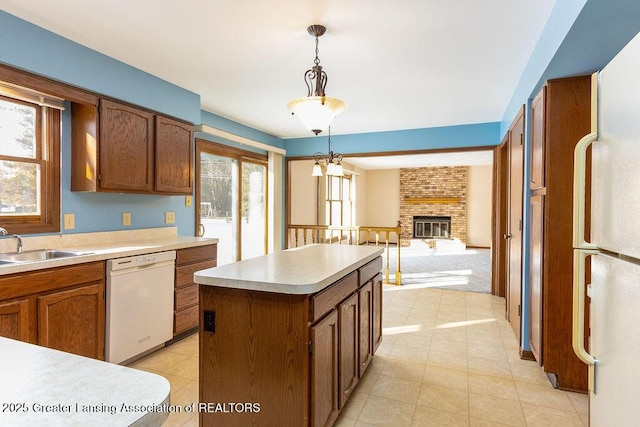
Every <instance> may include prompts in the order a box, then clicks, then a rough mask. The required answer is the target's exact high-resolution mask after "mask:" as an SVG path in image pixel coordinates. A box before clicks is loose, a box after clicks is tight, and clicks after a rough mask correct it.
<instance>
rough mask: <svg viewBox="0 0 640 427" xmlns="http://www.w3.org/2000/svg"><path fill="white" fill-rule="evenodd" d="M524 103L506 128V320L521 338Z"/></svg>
mask: <svg viewBox="0 0 640 427" xmlns="http://www.w3.org/2000/svg"><path fill="white" fill-rule="evenodd" d="M524 126H525V125H524V106H523V107H522V109H521V110H520V113H518V116H517V117H516V118H515V119H514V121H513V123H512V124H511V127H510V128H509V171H508V175H509V189H508V204H507V211H508V212H507V234H506V236H505V237H506V240H507V257H508V258H507V270H508V271H507V320H509V322H510V323H511V327H512V328H513V332H514V333H515V334H516V337H517V338H518V341H520V327H521V318H520V314H521V301H522V190H523V180H524V177H523V170H524V163H523V162H524V129H525V127H524Z"/></svg>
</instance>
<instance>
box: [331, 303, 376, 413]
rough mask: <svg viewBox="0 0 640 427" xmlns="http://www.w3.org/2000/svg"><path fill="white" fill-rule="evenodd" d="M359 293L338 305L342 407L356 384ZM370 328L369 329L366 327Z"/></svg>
mask: <svg viewBox="0 0 640 427" xmlns="http://www.w3.org/2000/svg"><path fill="white" fill-rule="evenodd" d="M358 300H359V293H354V294H352V295H351V296H350V297H349V298H347V299H346V300H345V301H343V302H342V303H341V304H340V305H339V306H338V325H339V327H340V347H339V349H340V356H339V360H340V371H339V372H340V398H339V399H338V400H339V405H340V408H342V407H343V406H344V405H345V403H347V399H349V396H351V392H352V391H353V389H354V388H355V387H356V384H358V377H359V375H358V371H359V369H358V368H359V365H360V364H359V363H358V362H359V358H358V348H359V345H360V333H359V328H358V326H359V325H358V321H359V314H360V311H359V305H358ZM368 330H370V329H368Z"/></svg>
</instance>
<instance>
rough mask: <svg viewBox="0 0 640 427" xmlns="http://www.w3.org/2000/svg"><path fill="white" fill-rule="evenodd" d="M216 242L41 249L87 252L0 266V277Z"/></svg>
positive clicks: (172, 240)
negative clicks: (85, 253)
mask: <svg viewBox="0 0 640 427" xmlns="http://www.w3.org/2000/svg"><path fill="white" fill-rule="evenodd" d="M213 243H218V239H214V238H206V237H189V236H174V237H161V238H155V239H143V240H128V241H123V242H113V243H108V244H103V245H101V244H99V243H96V244H95V245H85V246H75V247H64V248H42V249H62V250H71V251H82V252H91V253H90V254H87V255H79V256H72V257H65V258H55V259H50V260H46V261H35V262H24V263H15V264H1V265H0V276H3V275H5V274H12V273H26V272H30V271H37V270H44V269H47V268H54V267H65V266H71V265H76V264H84V263H87V262H93V261H104V260H107V259H113V258H122V257H127V256H135V255H143V254H149V253H153V252H162V251H172V250H176V249H185V248H191V247H197V246H205V245H211V244H213Z"/></svg>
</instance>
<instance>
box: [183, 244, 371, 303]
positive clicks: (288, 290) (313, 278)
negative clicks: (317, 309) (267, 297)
mask: <svg viewBox="0 0 640 427" xmlns="http://www.w3.org/2000/svg"><path fill="white" fill-rule="evenodd" d="M383 251H384V250H383V248H382V247H380V246H355V245H327V244H314V245H307V246H302V247H299V248H294V249H287V250H284V251H279V252H274V253H271V254H268V255H263V256H259V257H255V258H249V259H246V260H243V261H239V262H235V263H232V264H226V265H221V266H218V267H213V268H209V269H206V270H200V271H196V272H195V274H194V276H193V277H194V282H195V283H198V284H200V285H209V286H218V287H224V288H235V289H247V290H254V291H263V292H275V293H282V294H297V295H300V294H313V293H316V292H319V291H321V290H323V289H324V288H326V287H327V286H329V285H331V284H332V283H334V282H335V281H336V280H338V279H340V278H342V277H343V276H345V275H346V274H347V273H349V272H351V271H354V270H355V269H357V268H359V267H361V266H363V265H365V264H366V263H368V262H369V261H371V260H373V259H375V258H377V257H378V256H380V255H381V254H382V253H383Z"/></svg>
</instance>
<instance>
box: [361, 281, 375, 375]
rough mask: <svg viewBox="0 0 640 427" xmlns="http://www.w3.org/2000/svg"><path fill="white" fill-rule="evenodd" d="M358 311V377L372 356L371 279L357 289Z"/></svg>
mask: <svg viewBox="0 0 640 427" xmlns="http://www.w3.org/2000/svg"><path fill="white" fill-rule="evenodd" d="M358 306H359V307H358V312H359V316H358V317H359V323H360V330H359V332H358V335H359V336H360V346H359V351H358V362H359V363H358V378H359V377H361V376H362V374H364V371H365V370H366V369H367V367H368V366H369V362H371V357H372V356H373V346H372V338H373V331H372V329H373V281H372V280H370V281H369V282H367V284H366V285H364V286H363V287H361V288H360V290H359V291H358Z"/></svg>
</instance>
